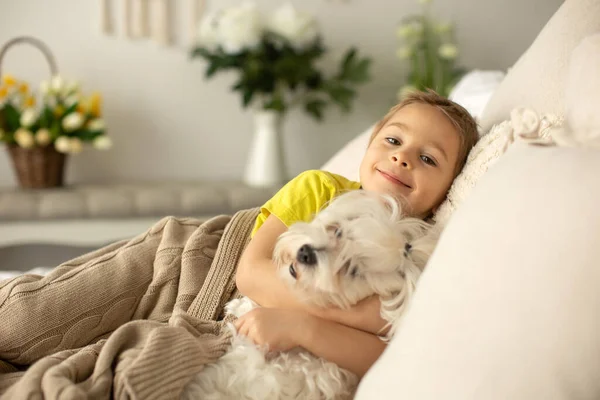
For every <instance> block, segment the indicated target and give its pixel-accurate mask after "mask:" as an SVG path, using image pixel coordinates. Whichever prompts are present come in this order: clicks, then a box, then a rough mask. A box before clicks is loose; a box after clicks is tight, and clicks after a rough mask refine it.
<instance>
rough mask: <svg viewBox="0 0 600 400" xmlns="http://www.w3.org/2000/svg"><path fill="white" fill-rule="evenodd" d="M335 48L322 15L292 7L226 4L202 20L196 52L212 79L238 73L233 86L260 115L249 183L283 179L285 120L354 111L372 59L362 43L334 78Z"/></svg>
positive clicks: (348, 54)
mask: <svg viewBox="0 0 600 400" xmlns="http://www.w3.org/2000/svg"><path fill="white" fill-rule="evenodd" d="M326 52H327V49H326V47H325V46H324V45H323V40H322V37H321V33H320V30H319V26H318V24H317V21H316V19H315V18H314V17H313V16H311V15H309V14H306V13H302V12H299V11H298V10H296V9H295V8H294V7H293V6H292V5H291V4H285V5H283V6H281V7H280V8H278V9H276V10H275V11H274V12H272V13H270V14H266V15H264V14H262V13H261V12H260V11H259V10H258V8H257V7H256V5H255V4H254V3H250V2H246V3H243V4H242V5H240V6H237V7H230V8H225V9H223V10H219V11H217V12H215V13H212V14H209V15H207V16H206V17H205V18H203V20H202V21H201V24H200V28H199V34H198V41H197V44H196V45H195V46H194V48H193V49H192V57H198V58H201V59H203V60H204V61H205V63H206V64H205V65H206V70H205V76H206V78H211V77H213V76H214V75H215V74H217V73H220V72H224V71H234V72H235V75H236V80H235V82H234V83H233V85H232V86H231V90H233V91H234V92H237V93H239V94H240V97H241V104H242V106H243V107H244V108H246V107H249V108H251V109H252V110H253V113H254V122H255V124H254V126H255V129H254V138H253V142H252V146H251V149H250V154H249V158H248V161H247V168H246V171H245V177H244V179H245V181H246V183H248V184H250V185H255V186H270V185H276V184H279V183H281V182H283V181H284V180H285V179H286V177H285V172H284V170H285V168H284V163H283V160H282V151H281V148H280V145H281V142H280V134H281V126H282V119H283V118H284V117H285V115H286V114H287V113H288V112H289V110H291V109H293V108H295V107H302V109H303V110H304V111H305V112H306V113H307V114H308V115H310V116H311V117H313V118H315V119H316V120H319V121H320V120H322V119H323V117H324V115H325V112H326V110H327V108H328V107H329V106H330V105H331V104H335V105H337V106H339V107H341V109H342V110H344V111H348V110H350V108H351V103H352V101H353V100H354V98H355V96H356V86H357V85H359V84H362V83H365V82H367V81H368V80H369V66H370V60H369V59H368V58H366V57H361V56H359V55H358V52H357V50H356V49H354V48H350V49H348V50H347V51H346V52H345V54H344V56H343V57H342V59H341V60H340V63H339V67H338V68H337V72H336V73H334V74H331V75H327V74H326V73H325V72H324V71H323V69H322V67H321V66H320V64H319V62H320V60H321V59H322V57H323V56H324V55H325V54H326Z"/></svg>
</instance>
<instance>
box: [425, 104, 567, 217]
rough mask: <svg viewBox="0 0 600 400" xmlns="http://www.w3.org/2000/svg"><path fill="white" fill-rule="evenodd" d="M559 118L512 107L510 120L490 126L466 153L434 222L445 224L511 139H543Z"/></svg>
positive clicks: (557, 123) (561, 121)
mask: <svg viewBox="0 0 600 400" xmlns="http://www.w3.org/2000/svg"><path fill="white" fill-rule="evenodd" d="M562 123H563V118H562V117H560V116H557V115H553V114H545V115H541V116H540V115H537V114H536V113H535V112H534V111H532V110H528V109H522V108H516V109H514V110H513V111H512V112H511V119H509V120H507V121H503V122H501V123H499V124H497V125H494V126H493V127H492V129H491V130H490V132H489V133H488V134H487V135H484V136H483V137H481V138H480V139H479V141H478V142H477V144H476V145H475V147H473V149H472V150H471V152H470V153H469V156H468V157H467V162H466V163H465V166H464V167H463V170H462V171H461V173H460V174H459V175H458V176H457V177H456V179H454V182H453V183H452V186H451V187H450V190H449V191H448V194H447V195H446V200H444V202H443V203H442V204H441V205H440V206H439V208H438V209H437V210H436V212H435V214H434V220H435V222H436V223H438V224H441V225H445V224H446V223H447V222H448V220H449V219H450V217H451V216H452V214H453V213H454V212H455V211H456V209H457V208H458V207H459V206H460V204H461V203H462V202H463V201H464V200H465V199H466V198H467V196H468V195H469V194H470V193H471V191H472V190H473V188H474V187H475V185H476V184H477V182H478V181H479V179H480V178H481V177H482V176H483V174H484V173H486V172H487V170H488V169H489V168H490V167H492V165H494V164H495V163H496V161H497V160H498V158H500V156H502V154H503V153H504V151H505V148H506V146H507V145H508V144H510V141H511V140H514V139H515V138H516V139H519V138H520V137H521V135H528V138H531V139H532V140H536V139H538V138H539V137H542V138H545V137H546V136H547V135H548V134H549V133H550V132H551V131H552V130H553V129H556V128H559V127H561V126H562Z"/></svg>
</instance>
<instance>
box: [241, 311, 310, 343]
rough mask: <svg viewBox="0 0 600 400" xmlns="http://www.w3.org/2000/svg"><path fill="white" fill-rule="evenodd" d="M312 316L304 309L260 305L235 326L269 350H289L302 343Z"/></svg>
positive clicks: (242, 333) (243, 316)
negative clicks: (295, 309)
mask: <svg viewBox="0 0 600 400" xmlns="http://www.w3.org/2000/svg"><path fill="white" fill-rule="evenodd" d="M312 318H314V317H312V316H311V315H310V314H308V313H305V312H303V311H294V310H284V309H280V308H264V307H260V308H255V309H253V310H252V311H250V312H248V313H246V314H244V315H242V316H241V317H240V318H239V319H238V320H237V321H236V322H235V327H236V329H237V331H238V333H239V334H240V335H244V336H247V337H248V338H250V339H251V340H252V341H253V342H254V343H256V344H257V345H259V346H267V348H268V349H269V351H275V352H278V351H288V350H291V349H293V348H294V347H297V346H299V345H300V340H301V338H302V335H305V334H306V329H308V326H310V322H311V319H312Z"/></svg>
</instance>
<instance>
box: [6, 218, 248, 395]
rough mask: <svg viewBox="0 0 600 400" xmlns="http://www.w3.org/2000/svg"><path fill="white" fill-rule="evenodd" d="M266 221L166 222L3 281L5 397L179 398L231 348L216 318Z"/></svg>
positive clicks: (221, 324)
mask: <svg viewBox="0 0 600 400" xmlns="http://www.w3.org/2000/svg"><path fill="white" fill-rule="evenodd" d="M257 215H258V210H257V209H251V210H245V211H240V212H238V213H236V214H235V215H234V216H233V217H229V216H219V217H215V218H213V219H211V220H209V221H206V222H204V223H202V222H201V221H199V220H195V219H176V218H172V217H168V218H164V219H162V220H161V221H159V222H158V223H157V224H156V225H154V226H153V227H152V228H150V229H149V230H148V231H147V232H145V233H144V234H142V235H139V236H137V237H135V238H133V239H131V240H128V241H123V242H119V243H115V244H113V245H110V246H107V247H105V248H103V249H100V250H97V251H95V252H92V253H89V254H87V255H84V256H82V257H79V258H76V259H74V260H72V261H69V262H66V263H64V264H62V265H60V266H58V267H57V268H55V269H54V270H53V271H52V272H50V273H49V274H48V275H47V276H45V277H41V276H37V275H22V276H19V277H17V278H14V279H11V280H7V281H2V282H0V321H2V323H1V324H0V398H1V399H21V398H44V399H76V398H100V399H104V398H106V399H109V398H117V399H120V398H128V399H164V398H177V397H178V396H179V393H180V392H181V391H182V390H183V387H184V386H185V385H186V384H187V382H188V381H189V380H190V379H191V378H192V377H193V376H194V375H195V374H196V373H198V372H199V371H200V370H201V369H202V368H203V365H205V364H206V363H210V362H212V361H214V360H216V359H217V358H218V357H220V356H221V355H222V354H223V353H224V352H225V351H226V349H227V347H228V345H229V343H230V339H231V333H230V332H229V331H228V330H227V329H222V328H223V327H224V321H222V320H219V319H218V317H219V316H220V315H222V313H223V306H224V304H225V303H226V302H227V301H228V300H229V298H230V297H231V296H232V295H234V290H235V279H234V276H235V269H236V266H237V263H238V260H239V256H240V255H241V253H242V251H243V250H244V248H245V246H246V244H247V243H248V240H249V232H250V230H251V229H252V226H253V224H254V220H255V218H256V216H257Z"/></svg>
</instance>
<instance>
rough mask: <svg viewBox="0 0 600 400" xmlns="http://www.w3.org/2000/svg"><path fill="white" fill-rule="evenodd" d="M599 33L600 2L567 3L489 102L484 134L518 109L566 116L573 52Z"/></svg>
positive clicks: (485, 116)
mask: <svg viewBox="0 0 600 400" xmlns="http://www.w3.org/2000/svg"><path fill="white" fill-rule="evenodd" d="M517 12H518V11H517ZM598 31H600V1H598V0H567V1H565V2H564V3H563V4H562V6H561V7H560V8H559V9H558V11H557V12H556V13H555V14H554V16H553V17H552V18H551V19H550V21H549V22H548V23H547V24H546V26H545V27H544V28H543V29H542V31H541V32H540V34H539V35H538V37H537V38H536V39H535V41H534V42H533V44H532V45H531V46H530V47H529V49H528V50H527V51H526V52H525V53H524V54H523V55H522V56H521V57H520V58H519V60H518V61H517V62H516V64H515V65H514V67H513V68H512V69H511V70H510V71H509V72H508V74H507V75H506V78H504V80H503V82H502V83H501V84H500V86H499V87H498V89H497V90H496V92H495V93H494V95H493V96H492V98H491V99H490V101H489V103H488V104H487V106H486V108H485V110H484V112H483V115H482V118H481V129H482V131H483V132H487V131H488V130H489V129H490V128H491V127H492V126H493V125H494V124H496V123H499V122H500V121H503V120H505V119H507V118H508V114H509V112H510V111H511V110H512V109H513V108H515V107H527V108H532V109H534V110H535V111H537V112H540V113H542V112H544V113H554V114H558V115H562V114H564V109H565V106H564V97H563V95H564V88H565V85H564V83H565V78H566V73H567V64H568V61H569V57H570V55H571V52H572V51H573V49H574V48H575V46H576V45H577V44H578V43H579V42H580V41H581V40H582V39H583V38H584V37H586V36H588V35H591V34H593V33H595V32H598Z"/></svg>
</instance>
